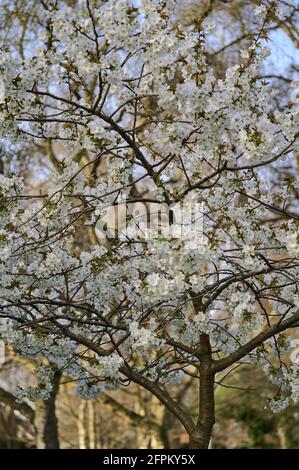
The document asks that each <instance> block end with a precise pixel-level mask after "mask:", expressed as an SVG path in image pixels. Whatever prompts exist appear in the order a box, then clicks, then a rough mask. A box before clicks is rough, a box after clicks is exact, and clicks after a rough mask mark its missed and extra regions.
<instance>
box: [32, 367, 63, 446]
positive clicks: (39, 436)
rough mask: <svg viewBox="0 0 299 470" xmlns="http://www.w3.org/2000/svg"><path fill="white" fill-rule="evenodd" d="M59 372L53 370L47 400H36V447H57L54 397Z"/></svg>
mask: <svg viewBox="0 0 299 470" xmlns="http://www.w3.org/2000/svg"><path fill="white" fill-rule="evenodd" d="M61 375H62V374H61V372H60V371H55V373H54V376H53V388H52V391H51V395H50V397H49V398H48V400H38V401H37V402H36V410H35V428H36V446H37V448H38V449H59V436H58V422H57V417H56V398H57V395H58V391H59V383H60V379H61Z"/></svg>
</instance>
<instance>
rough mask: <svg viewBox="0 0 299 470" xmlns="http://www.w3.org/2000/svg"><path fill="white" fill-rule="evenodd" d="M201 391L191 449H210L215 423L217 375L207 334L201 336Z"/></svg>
mask: <svg viewBox="0 0 299 470" xmlns="http://www.w3.org/2000/svg"><path fill="white" fill-rule="evenodd" d="M200 354H201V360H200V368H199V372H200V379H199V384H200V390H199V417H198V422H197V424H196V426H195V429H194V431H193V432H192V433H191V434H190V444H189V447H190V449H208V447H209V443H210V439H211V436H212V430H213V426H214V423H215V396H214V393H215V392H214V381H215V374H214V373H213V372H212V369H211V365H212V362H213V360H212V354H211V345H210V339H209V336H208V335H207V334H202V335H201V336H200Z"/></svg>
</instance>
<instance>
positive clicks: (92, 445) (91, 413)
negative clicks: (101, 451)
mask: <svg viewBox="0 0 299 470" xmlns="http://www.w3.org/2000/svg"><path fill="white" fill-rule="evenodd" d="M87 411H88V442H89V446H88V448H89V449H96V436H95V409H94V402H93V401H92V400H88V401H87Z"/></svg>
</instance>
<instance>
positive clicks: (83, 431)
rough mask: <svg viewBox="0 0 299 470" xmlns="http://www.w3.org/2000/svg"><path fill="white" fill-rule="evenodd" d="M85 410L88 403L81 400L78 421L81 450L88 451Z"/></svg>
mask: <svg viewBox="0 0 299 470" xmlns="http://www.w3.org/2000/svg"><path fill="white" fill-rule="evenodd" d="M85 409H86V401H85V400H81V402H80V405H79V412H78V419H77V426H78V441H79V449H86V427H85Z"/></svg>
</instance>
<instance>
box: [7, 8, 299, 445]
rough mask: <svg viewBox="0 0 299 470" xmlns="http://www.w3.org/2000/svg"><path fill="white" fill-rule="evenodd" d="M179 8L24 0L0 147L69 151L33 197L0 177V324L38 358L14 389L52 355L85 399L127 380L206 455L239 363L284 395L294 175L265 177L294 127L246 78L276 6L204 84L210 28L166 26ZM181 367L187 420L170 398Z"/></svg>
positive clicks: (294, 257) (45, 370)
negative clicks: (222, 395)
mask: <svg viewBox="0 0 299 470" xmlns="http://www.w3.org/2000/svg"><path fill="white" fill-rule="evenodd" d="M178 7H179V2H178V1H175V0H165V1H162V0H140V1H138V2H137V1H133V0H131V1H130V0H117V1H116V0H109V1H95V2H92V1H91V0H90V1H89V0H84V1H81V0H79V1H78V2H68V1H63V0H61V1H59V2H58V1H49V2H39V3H38V4H37V3H36V2H32V12H31V14H32V25H34V27H33V26H32V28H31V30H30V34H29V37H28V38H27V41H26V42H25V46H24V47H23V49H22V53H19V51H18V50H17V45H16V43H15V41H13V40H12V43H11V46H9V44H8V43H7V44H6V47H5V48H4V47H2V53H1V62H0V67H1V73H2V79H3V82H4V88H5V95H4V97H3V98H2V99H1V122H0V128H1V136H2V138H3V140H4V141H6V142H8V141H9V142H10V143H14V144H15V145H22V143H23V145H27V144H28V143H30V142H33V141H34V142H40V141H41V142H43V141H45V140H46V141H48V142H51V143H55V144H59V145H61V146H63V148H64V155H65V157H64V159H60V160H57V161H56V164H55V166H53V168H52V173H51V175H50V176H49V179H48V181H47V183H46V184H45V185H44V186H43V187H42V189H41V190H40V191H35V192H34V191H32V190H29V188H28V187H27V185H26V184H25V183H24V181H23V179H22V178H21V177H20V175H19V174H18V172H17V170H15V171H14V173H12V172H9V171H6V172H5V173H4V174H3V175H0V183H1V186H0V187H1V189H0V211H1V230H0V272H1V288H0V312H1V318H2V319H3V322H5V323H4V327H3V328H2V330H1V335H2V338H3V340H4V341H5V342H7V344H10V345H11V346H13V347H15V348H16V349H17V350H18V351H20V352H21V353H22V354H23V355H25V356H28V357H34V358H36V359H38V358H41V357H43V358H46V359H47V360H48V362H49V366H47V365H45V364H44V361H43V363H42V364H43V365H40V366H39V367H38V368H37V371H36V373H37V380H38V386H37V387H36V388H33V387H30V388H28V389H27V390H22V391H21V392H20V399H21V398H22V397H29V398H30V399H41V398H42V399H44V400H46V399H48V398H49V396H50V395H51V389H52V383H53V376H54V374H55V368H57V369H58V370H60V371H63V373H64V375H66V376H68V377H69V378H70V379H71V380H74V381H75V382H76V383H77V392H78V394H79V395H80V396H82V397H84V398H87V399H90V398H93V397H94V396H96V395H97V394H100V393H101V392H103V391H109V390H114V389H116V388H118V387H121V386H126V385H128V384H130V383H131V382H133V383H135V384H137V385H139V386H141V387H143V388H145V389H146V390H148V391H149V392H151V393H152V394H153V395H155V396H156V397H157V398H158V399H159V400H160V402H161V403H162V404H163V405H164V406H165V407H167V409H168V410H169V411H170V412H171V413H172V415H173V416H175V418H176V419H177V420H178V421H179V422H180V423H181V424H182V425H183V426H184V428H185V429H186V431H187V433H188V435H189V436H190V447H191V448H206V447H208V445H209V441H210V438H211V434H212V429H213V424H214V422H215V399H214V392H215V387H217V386H218V385H219V384H220V385H221V384H225V379H226V377H227V376H228V375H230V374H231V373H232V372H233V371H234V370H235V369H236V368H237V367H239V366H240V365H242V364H247V363H250V364H253V365H256V367H262V368H263V370H264V372H265V373H266V374H268V375H269V376H270V377H271V380H272V381H273V382H274V383H275V384H277V394H276V395H275V397H272V398H271V397H269V406H270V407H272V408H273V410H274V411H275V410H276V411H277V410H281V409H283V408H284V407H286V406H287V405H288V403H289V401H290V400H293V401H296V400H298V399H299V375H298V374H299V369H298V365H297V364H296V363H294V364H289V363H288V362H287V361H285V360H284V355H285V354H286V352H287V351H288V349H289V347H290V338H291V334H292V331H293V329H294V328H295V327H297V326H298V325H299V310H298V307H299V290H298V281H297V279H298V267H299V265H298V254H299V244H298V236H299V233H298V219H299V214H298V212H297V210H296V207H294V204H293V202H292V201H293V200H294V194H297V193H298V190H299V186H298V181H296V178H295V177H294V178H292V176H291V175H292V174H290V176H289V178H288V179H287V180H286V181H282V182H281V183H280V185H277V181H276V179H274V180H273V179H272V169H273V168H274V169H275V171H279V167H280V165H283V164H284V162H285V161H286V160H287V161H290V162H292V158H293V155H294V154H296V152H297V151H298V143H297V137H298V132H299V120H298V107H297V106H296V103H294V104H293V105H292V104H288V105H287V106H285V107H282V108H281V109H277V108H275V106H274V105H273V103H274V102H275V100H274V97H275V90H274V89H271V88H270V87H269V85H268V83H267V82H266V81H263V80H260V79H259V76H258V70H259V67H260V65H261V64H262V62H263V60H264V58H266V57H267V56H268V55H269V50H268V48H267V47H265V40H266V39H267V28H268V27H269V25H271V21H272V20H273V18H274V17H275V18H276V19H277V17H281V18H282V19H283V18H284V15H286V14H287V13H285V12H284V11H283V10H278V9H277V6H276V3H275V2H266V3H265V5H261V6H259V7H257V8H256V10H255V14H256V16H257V19H258V22H259V27H258V30H257V32H256V34H255V35H253V38H252V43H251V45H250V46H249V48H248V50H247V49H246V50H243V51H242V52H241V56H242V62H241V64H240V65H235V66H233V67H232V68H229V69H228V70H227V72H226V74H225V78H223V79H218V78H216V77H215V74H214V71H213V66H212V65H210V64H209V61H208V60H207V54H206V38H207V36H208V35H209V27H208V25H207V30H203V25H202V24H199V25H197V26H196V24H195V25H194V24H193V25H191V26H188V25H180V24H179V22H178V21H176V13H177V8H178ZM74 153H76V154H77V155H82V153H84V155H85V157H86V158H85V160H84V163H82V160H81V159H80V158H79V160H78V159H77V161H75V159H73V158H70V157H71V156H72V155H74ZM290 164H291V163H290ZM294 174H295V173H294ZM161 207H163V210H160V208H161ZM111 208H113V209H112V212H113V213H117V214H118V224H117V227H116V228H117V230H114V228H115V224H114V222H113V221H112V228H113V230H107V232H106V233H107V237H106V239H105V242H103V240H102V239H101V237H99V235H100V234H101V233H103V230H105V229H107V225H108V226H109V224H110V219H109V217H108V221H107V218H106V219H105V215H106V216H107V213H108V209H109V210H110V209H111ZM124 208H125V209H126V210H125V211H123V209H124ZM153 208H154V210H156V209H157V208H158V209H157V210H158V212H159V214H158V218H157V220H158V223H157V224H156V225H155V228H157V230H152V228H153V227H152V225H151V224H149V220H148V219H151V216H152V212H153ZM173 208H175V209H173ZM198 208H201V209H200V211H199V210H198ZM144 209H145V210H144ZM169 209H170V210H169ZM143 210H144V213H145V214H146V217H144V213H143ZM186 211H187V212H188V214H189V215H190V218H189V219H188V223H182V220H183V219H182V218H180V215H181V214H182V213H184V212H186ZM124 214H125V215H124ZM198 217H199V218H200V220H201V222H202V225H201V226H202V230H198V227H199V224H198V223H197V222H198V220H197V218H198ZM165 218H166V219H167V223H165ZM103 220H105V223H102V222H103ZM183 222H184V220H183ZM149 225H150V227H148V226H149ZM136 227H137V229H136ZM108 228H109V227H108ZM90 234H92V236H90ZM88 237H89V238H88ZM97 237H98V243H97ZM87 239H88V243H86V240H87ZM84 240H85V243H83V241H84ZM53 365H54V367H53ZM190 377H191V378H193V380H194V382H195V383H198V390H199V399H198V398H197V397H195V398H194V401H198V406H197V408H198V413H197V417H196V419H194V417H193V416H191V415H190V414H189V413H188V412H187V411H186V410H185V408H184V407H183V406H182V405H181V404H180V403H178V402H177V401H176V400H175V399H174V398H173V394H172V390H173V389H174V387H175V386H176V384H179V383H181V382H183V381H184V380H186V379H190Z"/></svg>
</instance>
